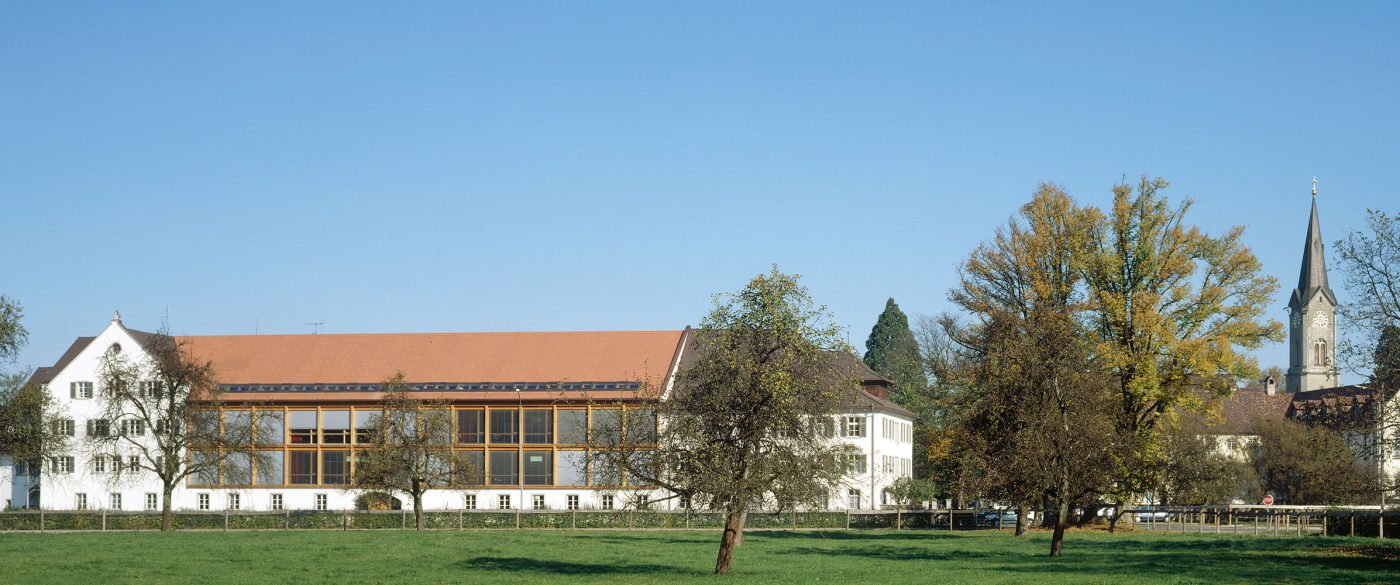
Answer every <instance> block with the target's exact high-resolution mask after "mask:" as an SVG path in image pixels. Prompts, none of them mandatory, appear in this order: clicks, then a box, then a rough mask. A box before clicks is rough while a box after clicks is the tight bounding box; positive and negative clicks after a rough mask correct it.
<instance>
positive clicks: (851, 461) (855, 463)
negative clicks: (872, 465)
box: [846, 453, 866, 474]
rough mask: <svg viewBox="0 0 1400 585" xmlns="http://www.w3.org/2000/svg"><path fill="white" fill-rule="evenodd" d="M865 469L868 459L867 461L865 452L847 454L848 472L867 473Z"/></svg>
mask: <svg viewBox="0 0 1400 585" xmlns="http://www.w3.org/2000/svg"><path fill="white" fill-rule="evenodd" d="M865 470H866V461H865V454H864V453H861V454H859V455H847V456H846V473H850V474H860V473H865Z"/></svg>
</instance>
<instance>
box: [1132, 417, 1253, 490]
mask: <svg viewBox="0 0 1400 585" xmlns="http://www.w3.org/2000/svg"><path fill="white" fill-rule="evenodd" d="M1163 439H1164V449H1163V452H1164V459H1165V460H1166V466H1165V467H1164V468H1163V469H1162V474H1161V479H1160V483H1159V487H1158V488H1157V489H1156V490H1154V491H1155V492H1156V494H1157V499H1158V501H1160V502H1167V503H1172V504H1181V505H1205V504H1213V503H1220V502H1229V501H1230V500H1232V499H1234V498H1237V497H1244V496H1248V495H1252V494H1253V492H1254V491H1257V488H1256V486H1255V485H1254V484H1255V483H1257V478H1256V477H1255V474H1254V470H1253V468H1252V467H1251V466H1250V465H1249V463H1248V462H1245V461H1240V460H1237V459H1233V458H1231V457H1230V456H1229V455H1227V454H1225V453H1222V452H1220V450H1219V449H1217V448H1216V444H1215V439H1214V437H1212V436H1210V435H1207V434H1205V433H1204V432H1203V431H1202V429H1201V428H1200V425H1199V424H1191V423H1188V424H1183V425H1175V426H1173V427H1171V428H1170V429H1169V430H1167V431H1166V432H1165V433H1164V434H1163Z"/></svg>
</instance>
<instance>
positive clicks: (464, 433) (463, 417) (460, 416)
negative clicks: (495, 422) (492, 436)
mask: <svg viewBox="0 0 1400 585" xmlns="http://www.w3.org/2000/svg"><path fill="white" fill-rule="evenodd" d="M485 416H486V413H485V412H483V411H481V410H459V411H457V442H458V443H466V444H469V445H479V444H481V443H485V442H486V421H485V418H484V417H485Z"/></svg>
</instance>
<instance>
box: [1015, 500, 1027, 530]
mask: <svg viewBox="0 0 1400 585" xmlns="http://www.w3.org/2000/svg"><path fill="white" fill-rule="evenodd" d="M1029 507H1030V506H1027V505H1026V503H1025V502H1021V503H1019V504H1016V536H1025V535H1026V524H1027V522H1029V521H1028V520H1027V519H1026V512H1027V508H1029Z"/></svg>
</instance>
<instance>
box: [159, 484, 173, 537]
mask: <svg viewBox="0 0 1400 585" xmlns="http://www.w3.org/2000/svg"><path fill="white" fill-rule="evenodd" d="M164 487H165V489H164V492H165V494H164V495H165V497H164V498H162V499H161V502H160V531H161V532H170V528H171V526H170V525H171V523H172V522H171V521H172V520H174V513H173V512H172V511H171V510H170V494H171V493H172V492H174V491H175V488H174V486H169V485H167V486H164Z"/></svg>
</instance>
